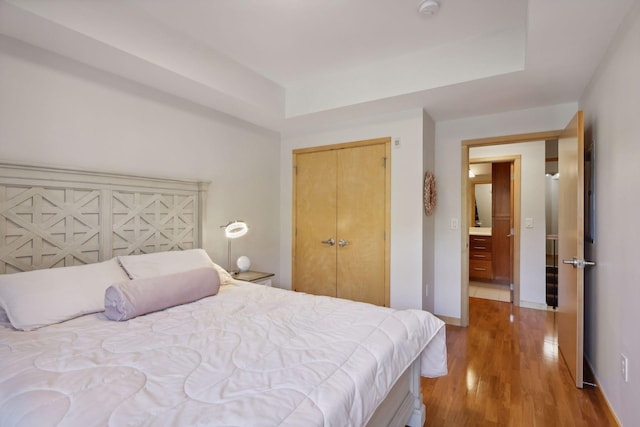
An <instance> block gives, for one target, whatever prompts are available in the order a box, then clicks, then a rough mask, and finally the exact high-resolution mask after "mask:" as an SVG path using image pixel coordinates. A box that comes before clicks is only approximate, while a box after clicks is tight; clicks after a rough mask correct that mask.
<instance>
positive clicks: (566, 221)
mask: <svg viewBox="0 0 640 427" xmlns="http://www.w3.org/2000/svg"><path fill="white" fill-rule="evenodd" d="M558 171H559V173H560V179H559V186H558V255H559V258H560V259H561V260H562V263H560V265H559V268H558V313H557V326H558V347H559V348H560V353H561V354H562V356H563V358H564V360H565V362H566V363H567V366H568V367H569V371H570V372H571V376H572V377H573V379H574V380H575V382H576V387H578V388H582V386H583V357H584V354H583V350H584V268H585V266H587V265H593V263H591V262H588V261H585V260H584V122H583V114H582V111H578V112H577V113H576V115H575V116H574V117H573V119H572V120H571V122H570V123H569V124H568V125H567V127H566V128H565V130H564V132H563V133H562V134H561V135H560V137H559V139H558Z"/></svg>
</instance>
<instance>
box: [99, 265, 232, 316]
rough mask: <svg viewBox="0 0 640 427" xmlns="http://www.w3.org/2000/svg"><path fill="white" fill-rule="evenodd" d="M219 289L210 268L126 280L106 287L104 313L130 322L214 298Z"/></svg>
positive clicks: (217, 281)
mask: <svg viewBox="0 0 640 427" xmlns="http://www.w3.org/2000/svg"><path fill="white" fill-rule="evenodd" d="M219 289H220V276H219V275H218V272H217V271H216V270H215V269H214V268H213V267H206V268H198V269H196V270H189V271H184V272H182V273H175V274H169V275H168V276H154V277H146V278H144V279H134V280H127V281H126V282H122V283H117V284H115V285H111V286H109V287H108V288H107V290H106V292H105V294H104V314H105V315H106V316H107V318H109V319H111V320H129V319H133V318H134V317H138V316H141V315H143V314H147V313H153V312H154V311H159V310H164V309H165V308H169V307H173V306H176V305H181V304H186V303H188V302H192V301H196V300H199V299H201V298H204V297H208V296H211V295H215V294H217V293H218V290H219Z"/></svg>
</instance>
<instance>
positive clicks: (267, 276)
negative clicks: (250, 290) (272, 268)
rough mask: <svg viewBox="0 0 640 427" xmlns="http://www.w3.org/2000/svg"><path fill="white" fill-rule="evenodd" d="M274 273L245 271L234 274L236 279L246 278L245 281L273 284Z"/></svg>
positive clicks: (265, 284)
mask: <svg viewBox="0 0 640 427" xmlns="http://www.w3.org/2000/svg"><path fill="white" fill-rule="evenodd" d="M273 276H274V274H273V273H263V272H261V271H244V272H242V273H237V274H234V275H233V278H234V279H238V280H244V281H245V282H251V283H257V284H258V285H264V286H271V278H272V277H273Z"/></svg>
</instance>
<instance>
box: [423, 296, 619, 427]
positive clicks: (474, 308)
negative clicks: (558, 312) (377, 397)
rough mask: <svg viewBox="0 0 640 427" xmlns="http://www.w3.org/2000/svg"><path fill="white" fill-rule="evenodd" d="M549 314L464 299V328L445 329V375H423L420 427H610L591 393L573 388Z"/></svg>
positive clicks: (608, 421) (551, 316)
mask: <svg viewBox="0 0 640 427" xmlns="http://www.w3.org/2000/svg"><path fill="white" fill-rule="evenodd" d="M554 316H555V313H554V312H552V311H541V310H532V309H527V308H519V307H515V306H512V305H511V304H510V303H506V302H500V301H490V300H485V299H478V298H470V299H469V324H470V326H469V327H468V328H460V327H456V326H447V351H448V365H449V375H447V376H446V377H442V378H435V379H428V378H422V383H421V388H422V393H423V396H424V402H425V405H426V407H427V421H426V423H425V426H434V427H435V426H544V427H547V426H563V427H564V426H598V427H599V426H609V425H611V426H615V425H616V423H615V421H614V420H613V419H612V418H608V416H609V413H608V411H606V410H605V406H604V405H605V404H604V402H602V401H601V400H599V398H598V394H597V393H596V391H595V390H594V389H592V388H589V387H586V388H585V389H583V390H580V389H577V388H576V387H575V385H574V381H573V379H572V378H571V376H570V374H569V371H568V369H567V367H566V365H565V364H564V361H563V360H562V356H561V355H560V354H559V353H558V347H557V335H556V329H555V319H554Z"/></svg>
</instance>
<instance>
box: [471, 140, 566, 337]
mask: <svg viewBox="0 0 640 427" xmlns="http://www.w3.org/2000/svg"><path fill="white" fill-rule="evenodd" d="M559 135H560V131H548V132H536V133H527V134H518V135H507V136H499V137H491V138H482V139H470V140H464V141H462V150H461V151H462V155H461V160H462V164H461V166H462V167H461V184H462V185H461V187H462V189H461V190H462V191H461V196H462V203H461V213H462V215H461V223H460V225H461V229H462V232H461V233H460V235H461V248H462V251H461V283H462V289H461V310H460V312H461V315H460V325H461V326H468V325H469V253H470V250H469V229H470V227H471V226H472V225H473V223H472V221H471V214H470V204H469V202H468V197H469V192H470V190H469V186H470V181H469V177H468V172H469V165H470V158H471V156H470V149H471V148H473V147H483V146H487V147H488V146H499V145H505V144H515V143H527V142H534V141H546V140H549V139H555V138H558V136H559ZM507 157H508V156H507ZM511 157H512V158H511V159H508V158H506V159H505V158H503V159H498V160H504V161H510V160H512V161H514V165H516V159H515V158H514V156H511ZM520 169H521V166H520V160H519V159H518V160H517V166H515V167H514V174H513V175H514V176H513V182H514V192H513V237H512V240H513V262H512V283H513V304H514V305H516V306H519V305H520V264H521V261H520V249H521V232H520V228H521V227H520V221H521V213H520V209H521V194H520V190H521V189H520V180H521V177H520V174H521V170H520ZM541 274H542V275H543V274H544V272H541ZM543 277H544V276H543Z"/></svg>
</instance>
